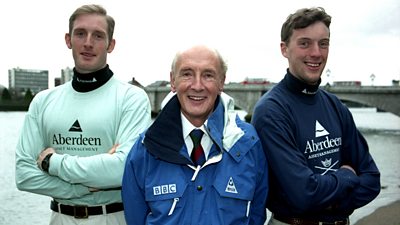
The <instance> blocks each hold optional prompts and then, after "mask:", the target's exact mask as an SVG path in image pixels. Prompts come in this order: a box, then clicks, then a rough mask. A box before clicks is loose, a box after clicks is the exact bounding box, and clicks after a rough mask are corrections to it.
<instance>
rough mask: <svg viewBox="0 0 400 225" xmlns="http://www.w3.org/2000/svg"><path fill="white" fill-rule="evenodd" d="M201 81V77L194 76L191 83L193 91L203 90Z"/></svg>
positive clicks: (198, 75)
mask: <svg viewBox="0 0 400 225" xmlns="http://www.w3.org/2000/svg"><path fill="white" fill-rule="evenodd" d="M203 87H204V86H203V81H202V79H201V75H200V74H196V75H195V76H194V77H193V81H192V88H193V89H195V90H202V89H203Z"/></svg>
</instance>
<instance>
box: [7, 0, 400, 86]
mask: <svg viewBox="0 0 400 225" xmlns="http://www.w3.org/2000/svg"><path fill="white" fill-rule="evenodd" d="M87 3H97V4H101V5H103V6H104V7H105V8H106V9H107V11H108V13H109V14H110V15H111V16H113V17H114V19H115V20H116V27H115V33H114V38H115V39H116V47H115V49H114V51H113V52H112V53H111V54H109V55H108V63H109V65H110V68H111V70H113V71H114V74H115V76H117V77H118V78H120V79H122V80H124V81H129V80H131V78H132V77H135V78H136V80H138V81H139V82H140V83H142V84H143V85H148V84H150V83H153V82H154V81H157V80H169V70H170V64H171V61H172V58H173V57H174V54H175V52H176V51H177V50H179V49H180V48H181V46H184V45H188V44H207V45H210V46H212V47H215V48H217V49H218V50H219V51H220V52H221V54H222V55H223V56H224V58H225V59H226V60H227V63H228V73H227V82H240V81H242V80H244V79H245V78H246V77H252V78H266V79H268V80H270V81H272V82H278V81H279V80H281V78H282V77H283V75H284V74H285V70H286V68H287V60H286V59H285V58H284V57H283V56H282V55H281V53H280V49H279V43H280V28H281V25H282V23H283V22H284V21H285V19H286V17H287V16H288V15H289V14H290V13H293V12H294V11H295V10H296V9H298V8H303V7H312V6H322V7H324V8H325V10H326V11H327V12H328V13H329V14H330V15H331V16H332V24H331V45H330V55H329V59H328V64H327V66H326V67H325V70H327V69H329V70H330V76H329V80H330V81H331V80H360V81H362V83H363V84H364V85H370V84H372V83H371V79H370V76H371V74H374V75H375V77H376V78H375V80H374V82H373V84H374V85H391V82H392V80H393V79H396V80H399V79H400V56H399V53H400V1H399V0H380V1H377V0H348V1H336V0H280V1H267V0H246V1H239V0H202V1H194V0H153V1H149V0H142V1H135V0H134V1H126V0H113V1H109V0H108V1H107V0H98V1H95V2H89V1H82V0H62V1H61V0H60V1H54V0H36V1H31V0H13V1H6V2H4V3H3V4H2V6H1V13H0V21H1V24H2V25H1V27H2V30H3V31H2V32H1V35H0V43H2V48H1V49H2V52H3V54H2V57H1V63H0V84H2V85H4V86H6V87H8V69H11V68H17V67H19V68H23V69H40V70H49V73H50V82H49V83H50V87H52V86H53V85H54V78H55V77H60V71H61V69H64V68H66V67H71V68H72V67H73V60H72V52H71V50H69V49H68V48H67V47H66V45H65V41H64V35H65V33H66V32H68V19H69V16H70V14H71V13H72V12H73V11H74V10H75V9H76V8H77V7H79V6H81V5H82V4H87ZM327 80H328V79H327V78H326V72H325V73H324V76H323V82H322V83H323V84H324V83H326V81H327Z"/></svg>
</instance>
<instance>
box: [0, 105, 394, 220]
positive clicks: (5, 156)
mask: <svg viewBox="0 0 400 225" xmlns="http://www.w3.org/2000/svg"><path fill="white" fill-rule="evenodd" d="M351 111H352V113H353V116H354V120H355V121H356V124H357V126H358V127H359V128H360V130H361V131H362V133H363V134H364V136H365V138H366V139H367V142H368V144H369V147H370V151H371V154H372V156H373V157H374V159H375V161H376V163H377V165H378V167H379V169H380V171H381V183H382V187H383V189H382V190H381V193H380V194H379V196H378V197H377V198H376V199H375V200H374V201H372V202H371V203H369V204H368V205H366V206H364V207H362V208H360V209H357V210H356V211H355V212H354V213H353V214H352V215H351V217H350V220H351V222H352V224H354V223H355V222H356V221H358V220H359V219H361V218H362V217H365V216H367V215H369V214H371V213H372V212H373V211H374V210H376V209H377V208H379V207H381V206H384V205H387V204H389V203H391V202H394V201H396V200H400V117H398V116H395V115H393V114H391V113H386V112H376V109H356V108H353V109H351ZM24 115H25V112H0V225H33V224H34V225H47V224H48V221H49V218H50V209H49V204H50V198H49V197H47V196H41V195H37V194H32V193H28V192H22V191H19V190H18V189H17V188H16V186H15V178H14V176H15V146H16V144H17V139H18V134H19V130H20V129H21V126H22V122H23V118H24ZM269 216H270V213H269V212H268V217H269Z"/></svg>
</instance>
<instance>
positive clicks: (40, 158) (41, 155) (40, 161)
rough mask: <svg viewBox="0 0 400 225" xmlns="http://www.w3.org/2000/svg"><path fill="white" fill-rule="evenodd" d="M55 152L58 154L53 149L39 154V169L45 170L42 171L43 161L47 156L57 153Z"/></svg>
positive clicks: (47, 149)
mask: <svg viewBox="0 0 400 225" xmlns="http://www.w3.org/2000/svg"><path fill="white" fill-rule="evenodd" d="M55 152H56V151H55V150H54V149H53V148H46V149H45V150H43V151H42V152H41V153H40V154H39V157H38V159H37V161H36V163H37V165H38V166H39V168H40V169H41V170H43V169H42V161H43V159H44V158H45V157H46V155H48V154H50V153H55Z"/></svg>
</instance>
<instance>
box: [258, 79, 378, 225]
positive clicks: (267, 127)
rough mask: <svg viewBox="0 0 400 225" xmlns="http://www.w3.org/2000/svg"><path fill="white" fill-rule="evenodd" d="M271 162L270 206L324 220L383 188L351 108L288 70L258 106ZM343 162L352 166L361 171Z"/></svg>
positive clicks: (335, 217)
mask: <svg viewBox="0 0 400 225" xmlns="http://www.w3.org/2000/svg"><path fill="white" fill-rule="evenodd" d="M252 123H253V125H254V126H255V128H256V130H257V132H258V134H259V136H260V139H261V142H262V145H263V148H264V151H265V154H266V155H267V159H268V165H269V167H270V169H269V171H270V176H269V177H270V180H269V184H270V192H269V194H268V201H267V208H268V209H269V210H270V211H271V212H273V213H275V214H279V215H281V216H288V217H300V218H305V219H312V220H319V221H328V222H329V221H334V220H342V219H345V218H347V217H348V216H349V215H350V214H351V213H352V212H353V211H354V209H356V208H359V207H361V206H364V205H366V204H367V203H369V202H370V201H372V200H373V199H374V198H375V197H376V196H377V195H378V194H379V192H380V173H379V170H378V168H377V166H376V164H375V162H374V160H373V159H372V157H371V155H370V153H369V150H368V145H367V142H366V141H365V139H364V137H363V136H362V134H361V133H360V132H359V131H358V130H357V128H356V126H355V123H354V120H353V118H352V115H351V113H350V111H349V110H348V109H347V107H346V106H344V105H343V104H342V103H341V101H340V100H339V99H338V98H337V97H336V96H334V95H332V94H330V93H328V92H326V91H324V90H322V89H320V88H319V84H318V85H315V86H310V85H307V84H305V83H303V82H301V81H300V80H298V79H297V78H295V77H294V76H293V75H292V74H290V73H289V71H288V73H287V74H286V76H285V77H284V79H283V80H282V81H281V82H279V83H278V84H277V85H276V86H275V87H274V88H272V89H271V90H270V91H268V92H267V93H266V94H264V96H262V97H261V99H260V100H259V101H258V103H257V104H256V106H255V109H254V113H253V118H252ZM342 165H349V166H351V167H352V168H353V169H354V170H355V172H356V174H354V173H353V172H352V171H351V170H349V169H344V168H341V166H342Z"/></svg>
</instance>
